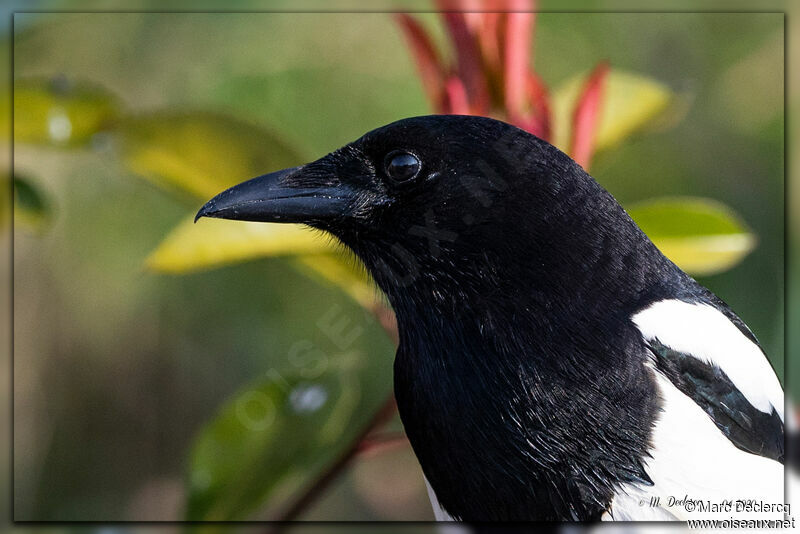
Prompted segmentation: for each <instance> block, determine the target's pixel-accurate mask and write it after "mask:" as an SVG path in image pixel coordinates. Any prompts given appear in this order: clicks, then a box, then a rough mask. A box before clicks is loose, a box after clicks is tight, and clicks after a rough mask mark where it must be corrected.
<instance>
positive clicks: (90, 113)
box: [0, 78, 120, 146]
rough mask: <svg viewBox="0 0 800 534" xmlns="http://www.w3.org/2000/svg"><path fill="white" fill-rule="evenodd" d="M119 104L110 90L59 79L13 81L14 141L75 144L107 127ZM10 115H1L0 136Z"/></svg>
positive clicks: (84, 140) (117, 110)
mask: <svg viewBox="0 0 800 534" xmlns="http://www.w3.org/2000/svg"><path fill="white" fill-rule="evenodd" d="M119 113H120V105H119V102H118V101H117V99H116V98H114V97H113V96H112V95H111V93H109V92H107V91H105V90H103V89H101V88H99V87H95V86H91V85H87V84H72V83H70V82H69V81H66V80H63V79H61V78H58V79H55V80H51V81H46V80H39V79H35V80H19V81H15V82H14V140H15V141H16V142H23V143H37V144H49V145H58V146H75V145H79V144H82V143H85V142H86V141H88V140H89V139H90V138H91V136H92V135H94V134H95V133H97V132H98V131H100V130H102V129H104V128H106V127H108V126H110V125H111V123H112V122H113V121H114V120H115V119H116V118H117V117H118V116H119ZM9 120H10V117H8V116H7V115H6V114H3V118H2V121H0V122H3V123H4V124H3V126H2V127H0V131H1V132H2V133H0V135H3V136H6V132H8V131H9V128H7V127H6V125H7V124H8V121H9Z"/></svg>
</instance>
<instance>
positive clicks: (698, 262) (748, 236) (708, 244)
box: [628, 198, 756, 276]
mask: <svg viewBox="0 0 800 534" xmlns="http://www.w3.org/2000/svg"><path fill="white" fill-rule="evenodd" d="M628 213H629V214H630V216H631V218H632V219H633V220H634V221H636V224H638V225H639V227H640V228H641V229H642V230H644V232H645V233H646V234H647V235H648V236H649V237H650V239H652V240H653V242H654V243H655V244H656V246H658V248H659V249H660V250H661V252H663V253H664V254H665V255H666V256H667V257H668V258H670V259H671V260H672V261H674V262H675V263H676V264H678V265H679V266H680V267H681V268H682V269H683V270H684V271H687V272H690V273H694V274H696V275H705V276H707V275H711V274H716V273H719V272H722V271H726V270H728V269H729V268H730V267H731V266H732V265H736V264H737V263H739V262H740V261H742V259H743V258H744V257H745V256H746V255H747V254H748V253H749V252H750V251H751V250H753V247H754V246H755V242H756V240H755V237H754V236H753V234H752V233H750V231H749V230H748V229H747V228H746V227H745V226H744V224H743V223H742V222H741V221H739V219H738V217H737V216H736V215H735V214H734V213H733V212H732V211H731V210H730V209H729V208H728V207H727V206H725V205H723V204H721V203H719V202H715V201H713V200H709V199H705V198H661V199H655V200H648V201H646V202H642V203H639V204H635V205H634V206H631V207H629V208H628Z"/></svg>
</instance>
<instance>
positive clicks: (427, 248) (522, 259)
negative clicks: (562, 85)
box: [197, 115, 624, 298]
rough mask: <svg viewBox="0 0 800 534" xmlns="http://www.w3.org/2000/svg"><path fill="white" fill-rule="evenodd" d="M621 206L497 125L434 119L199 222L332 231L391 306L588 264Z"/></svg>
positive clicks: (206, 209)
mask: <svg viewBox="0 0 800 534" xmlns="http://www.w3.org/2000/svg"><path fill="white" fill-rule="evenodd" d="M598 200H599V201H601V203H603V204H606V205H603V206H599V205H598V204H597V202H598ZM609 202H610V204H609ZM611 205H613V206H617V205H616V202H614V201H613V199H612V198H611V197H610V195H608V194H607V193H605V191H604V190H603V189H602V188H601V187H600V186H599V185H597V184H596V183H595V182H594V180H593V179H592V178H591V177H589V176H588V175H587V174H586V173H585V172H583V170H582V169H581V168H580V167H579V166H578V165H577V164H576V163H575V162H573V161H572V160H571V159H570V158H569V157H567V156H566V155H565V154H563V153H562V152H560V151H559V150H557V149H556V148H555V147H553V146H551V145H550V144H548V143H546V142H544V141H542V140H541V139H539V138H537V137H535V136H533V135H531V134H529V133H527V132H524V131H522V130H520V129H518V128H515V127H513V126H511V125H508V124H506V123H503V122H500V121H497V120H493V119H489V118H484V117H473V116H459V115H433V116H424V117H415V118H409V119H404V120H400V121H397V122H394V123H391V124H389V125H387V126H384V127H381V128H378V129H376V130H373V131H371V132H369V133H367V134H365V135H364V136H362V137H361V138H360V139H358V140H356V141H354V142H352V143H350V144H348V145H346V146H344V147H342V148H340V149H338V150H336V151H334V152H332V153H330V154H328V155H326V156H324V157H322V158H320V159H318V160H316V161H314V162H311V163H308V164H306V165H302V166H299V167H295V168H291V169H286V170H281V171H277V172H273V173H270V174H266V175H264V176H260V177H258V178H254V179H252V180H249V181H247V182H244V183H242V184H240V185H237V186H235V187H233V188H231V189H228V190H227V191H224V192H222V193H220V194H219V195H217V196H216V197H215V198H213V199H212V200H210V201H209V202H208V203H207V204H206V205H205V206H203V208H202V209H201V210H200V211H199V212H198V214H197V217H198V218H200V217H218V218H226V219H240V220H248V221H264V222H290V223H305V224H307V225H310V226H312V227H315V228H319V229H322V230H325V231H328V232H330V233H332V234H333V235H335V236H336V237H338V238H339V239H340V240H341V241H342V242H343V243H344V244H345V245H347V246H348V247H350V248H351V249H352V250H353V251H354V252H355V253H356V254H357V255H358V256H359V257H361V259H362V260H363V261H364V262H365V264H366V265H367V267H368V268H369V270H370V271H371V273H372V274H373V276H374V277H375V279H376V281H377V282H378V283H379V285H380V286H381V288H382V289H383V290H384V291H385V292H387V294H389V296H390V298H392V293H396V292H397V291H399V290H401V289H405V288H407V287H408V286H410V285H414V284H424V283H425V282H426V281H427V282H430V284H428V285H427V287H428V288H429V289H431V288H434V289H432V291H435V292H439V293H441V292H447V285H448V284H450V285H451V287H452V289H453V290H456V289H457V290H458V291H461V290H463V289H464V288H465V287H467V286H469V285H470V284H471V283H473V282H475V279H476V278H479V279H480V282H475V283H484V285H485V284H486V283H489V284H492V283H493V281H494V282H497V280H496V278H498V277H502V274H501V273H500V271H505V272H509V271H513V270H514V268H515V266H519V267H523V266H527V267H530V266H540V267H542V268H543V269H551V268H557V269H562V270H563V269H564V268H565V265H568V264H569V262H570V260H569V258H568V256H570V257H574V258H575V259H577V260H579V258H580V255H581V253H582V252H581V250H576V247H577V249H580V248H581V247H583V246H584V245H585V244H586V243H584V239H585V238H586V237H587V232H588V233H589V234H591V233H593V232H596V231H597V230H598V227H599V226H602V221H601V220H598V216H599V217H600V218H601V219H602V218H603V216H604V214H605V215H609V210H610V211H611V212H614V208H613V207H612V206H611ZM617 207H618V206H617ZM619 212H622V210H621V208H620V209H619ZM622 214H623V216H624V212H622ZM619 216H620V214H619V213H616V212H614V213H611V214H610V218H612V219H613V218H615V217H619ZM606 218H608V217H606ZM589 244H590V245H591V240H589ZM565 262H566V264H565ZM527 274H531V273H527ZM514 275H516V276H517V277H518V276H525V275H526V274H525V273H521V272H517V273H514ZM494 285H496V283H495V284H494ZM450 293H452V291H450Z"/></svg>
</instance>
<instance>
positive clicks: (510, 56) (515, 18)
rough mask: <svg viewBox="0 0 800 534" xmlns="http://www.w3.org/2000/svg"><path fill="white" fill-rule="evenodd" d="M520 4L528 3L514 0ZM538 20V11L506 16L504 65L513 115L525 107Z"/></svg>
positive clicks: (506, 92)
mask: <svg viewBox="0 0 800 534" xmlns="http://www.w3.org/2000/svg"><path fill="white" fill-rule="evenodd" d="M517 4H523V5H526V4H528V3H527V2H514V3H513V4H512V6H513V7H516V5H517ZM534 20H535V14H534V13H526V12H521V11H518V12H513V13H508V14H507V15H506V31H505V47H504V52H505V56H504V58H503V59H504V62H503V67H504V73H505V76H504V82H505V87H504V98H505V104H506V109H507V111H508V112H509V114H521V113H522V112H523V111H524V109H525V104H526V96H527V94H526V93H527V85H528V70H529V68H530V65H529V63H530V50H531V36H532V35H533V24H534Z"/></svg>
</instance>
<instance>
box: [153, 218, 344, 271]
mask: <svg viewBox="0 0 800 534" xmlns="http://www.w3.org/2000/svg"><path fill="white" fill-rule="evenodd" d="M335 249H336V247H335V245H333V244H332V243H331V238H330V237H329V236H325V235H322V234H321V233H320V232H318V231H315V230H311V229H309V228H307V227H304V226H301V225H299V224H270V223H257V222H243V221H229V220H225V219H208V218H204V219H200V220H198V221H197V224H195V223H194V217H189V218H187V219H186V220H184V221H183V222H181V223H180V224H179V225H178V226H177V227H176V228H175V229H173V230H172V231H171V232H170V233H169V235H168V236H167V237H166V238H165V239H164V241H162V242H161V244H160V245H159V246H158V248H156V250H155V251H154V252H153V253H152V254H151V255H150V256H149V257H148V258H147V267H148V268H150V269H153V270H155V271H160V272H165V273H173V274H178V273H185V272H189V271H196V270H201V269H210V268H212V267H219V266H222V265H225V264H229V263H235V262H240V261H246V260H251V259H255V258H260V257H264V256H287V255H297V254H319V253H326V252H332V251H334V250H335Z"/></svg>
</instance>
